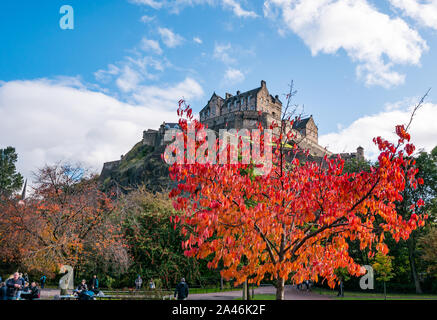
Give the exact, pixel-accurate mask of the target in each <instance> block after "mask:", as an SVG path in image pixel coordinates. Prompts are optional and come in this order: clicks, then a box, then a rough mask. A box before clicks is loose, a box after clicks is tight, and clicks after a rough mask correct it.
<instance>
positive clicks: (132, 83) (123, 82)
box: [116, 65, 142, 92]
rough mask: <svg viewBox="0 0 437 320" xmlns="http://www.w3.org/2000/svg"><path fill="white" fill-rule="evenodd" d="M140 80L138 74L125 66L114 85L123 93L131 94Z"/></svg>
mask: <svg viewBox="0 0 437 320" xmlns="http://www.w3.org/2000/svg"><path fill="white" fill-rule="evenodd" d="M141 80H142V77H141V75H140V74H139V73H138V72H136V71H135V70H133V69H132V68H131V67H129V66H128V65H125V66H124V68H123V71H122V72H121V75H120V77H119V78H118V79H117V81H116V84H117V86H118V88H120V90H122V91H123V92H131V91H132V90H134V89H135V88H136V87H137V86H138V83H139V82H140V81H141Z"/></svg>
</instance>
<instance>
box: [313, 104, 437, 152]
mask: <svg viewBox="0 0 437 320" xmlns="http://www.w3.org/2000/svg"><path fill="white" fill-rule="evenodd" d="M405 103H406V101H402V102H400V103H394V104H387V105H386V106H385V110H384V111H382V112H380V113H377V114H373V115H369V116H364V117H361V118H359V119H358V120H356V121H354V122H353V123H352V124H350V125H349V126H347V127H345V128H342V129H339V130H338V132H334V133H329V134H325V135H322V136H320V137H319V144H320V145H322V146H324V147H327V148H328V150H330V151H333V152H337V153H339V152H354V151H355V150H356V148H357V147H358V146H362V147H363V148H364V151H365V156H366V158H368V159H372V160H376V158H377V156H378V154H379V152H378V148H377V147H376V146H375V145H374V144H373V141H372V140H373V138H375V137H378V136H380V137H382V138H385V139H387V140H389V141H392V142H394V143H396V141H397V138H396V135H395V126H396V125H398V124H407V123H408V121H409V119H410V115H411V111H412V109H411V108H407V107H405ZM435 119H437V104H432V103H425V104H424V105H423V106H422V107H421V109H419V111H418V112H417V115H416V117H415V118H414V120H413V123H412V125H411V130H410V133H411V139H412V142H413V143H414V144H415V146H416V150H419V149H422V148H423V149H425V150H426V151H430V150H432V148H434V147H435V146H437V129H436V126H435Z"/></svg>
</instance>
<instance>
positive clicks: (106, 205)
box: [0, 165, 129, 274]
mask: <svg viewBox="0 0 437 320" xmlns="http://www.w3.org/2000/svg"><path fill="white" fill-rule="evenodd" d="M35 178H36V179H35V182H34V191H33V193H32V194H31V195H29V197H28V198H26V199H25V200H24V201H23V200H20V201H17V199H11V200H10V201H7V202H6V201H4V202H3V203H2V205H0V212H1V214H0V234H1V235H2V241H1V243H0V252H1V255H2V258H3V259H4V260H6V261H9V262H15V263H17V264H19V265H21V266H23V267H24V268H26V269H27V270H38V271H42V272H48V273H51V274H53V273H54V272H56V270H57V269H58V268H59V266H60V265H62V264H67V265H71V266H73V267H74V268H77V267H83V266H87V265H90V264H91V265H95V264H96V263H98V262H100V265H101V266H102V265H111V267H114V266H118V267H119V268H120V269H122V270H125V269H126V268H127V266H128V263H129V257H128V254H127V249H126V246H125V244H124V242H123V240H122V234H121V230H120V227H119V226H117V225H114V223H112V222H111V219H110V214H111V212H112V210H113V204H112V202H111V200H110V199H109V198H108V197H107V196H106V195H105V194H104V193H102V192H101V191H99V189H98V183H97V178H96V177H93V176H88V175H87V174H85V173H84V171H83V170H82V169H79V168H72V167H71V166H67V165H54V166H46V167H44V168H42V169H40V170H39V171H38V172H37V174H36V177H35ZM101 266H100V267H101Z"/></svg>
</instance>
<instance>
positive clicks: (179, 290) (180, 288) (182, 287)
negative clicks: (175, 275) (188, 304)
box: [174, 278, 188, 300]
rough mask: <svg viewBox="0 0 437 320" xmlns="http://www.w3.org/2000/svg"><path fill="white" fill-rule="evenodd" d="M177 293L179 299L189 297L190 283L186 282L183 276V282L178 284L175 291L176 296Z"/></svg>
mask: <svg viewBox="0 0 437 320" xmlns="http://www.w3.org/2000/svg"><path fill="white" fill-rule="evenodd" d="M176 295H177V298H178V300H185V299H186V298H188V284H187V283H186V282H185V279H184V278H182V279H181V282H179V283H178V285H177V286H176V290H175V292H174V297H175V298H176Z"/></svg>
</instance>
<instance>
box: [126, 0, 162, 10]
mask: <svg viewBox="0 0 437 320" xmlns="http://www.w3.org/2000/svg"><path fill="white" fill-rule="evenodd" d="M129 2H131V3H134V4H139V5H146V6H149V7H152V8H153V9H160V8H161V7H162V6H163V5H164V3H163V1H157V0H129Z"/></svg>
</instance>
